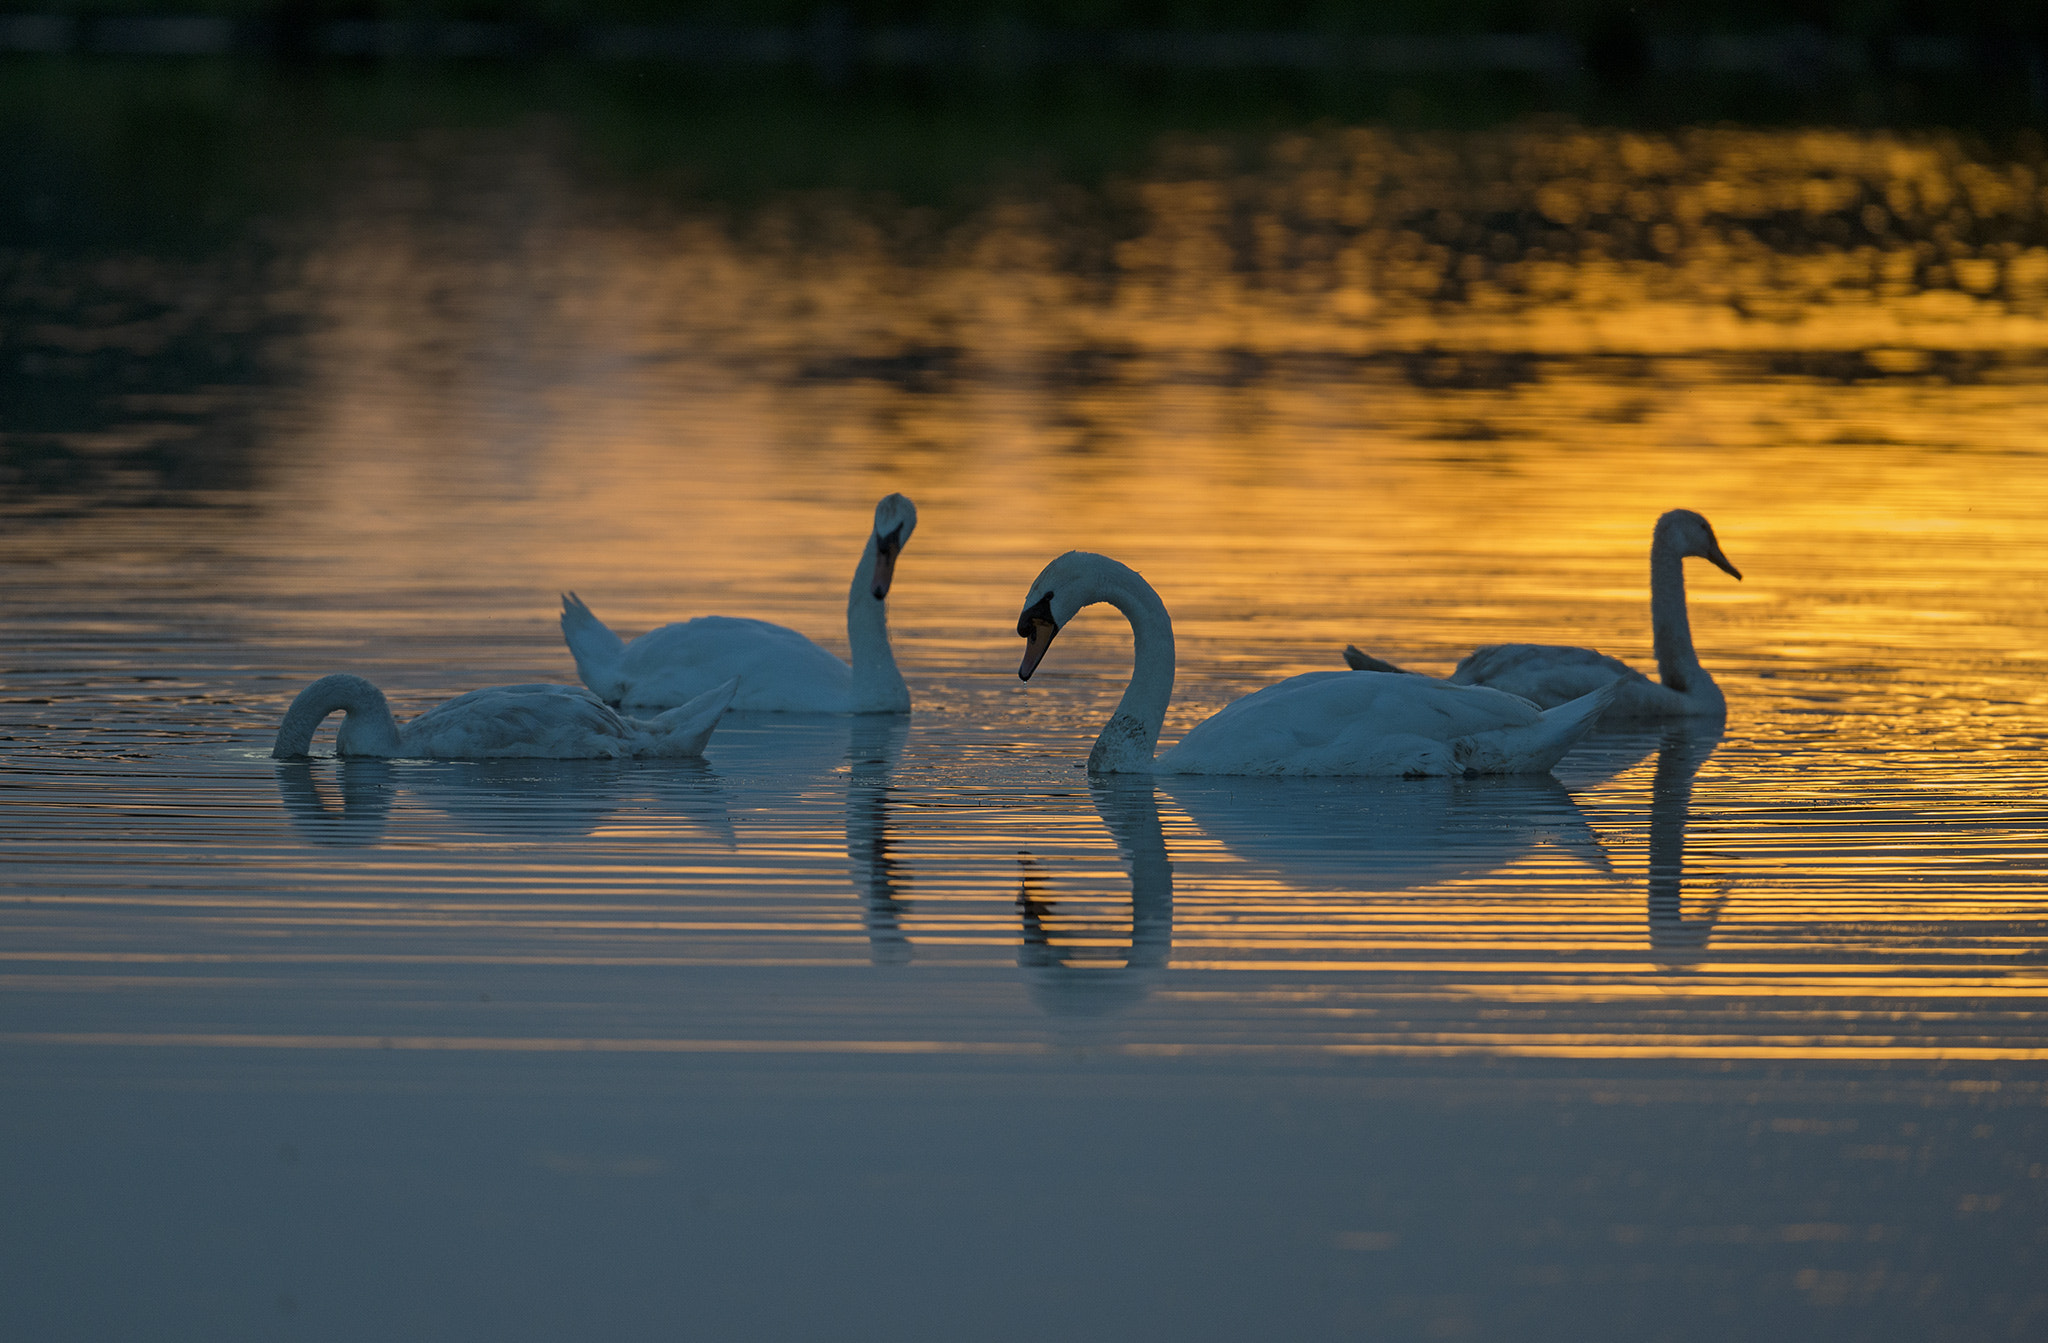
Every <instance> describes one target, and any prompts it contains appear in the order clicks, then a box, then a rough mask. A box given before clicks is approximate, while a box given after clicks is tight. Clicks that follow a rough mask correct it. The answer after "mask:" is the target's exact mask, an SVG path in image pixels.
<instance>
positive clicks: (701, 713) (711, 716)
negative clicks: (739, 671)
mask: <svg viewBox="0 0 2048 1343" xmlns="http://www.w3.org/2000/svg"><path fill="white" fill-rule="evenodd" d="M739 689H740V678H739V677H737V676H734V677H731V678H729V679H728V680H726V681H725V682H724V683H723V684H721V685H717V686H713V687H712V688H711V689H709V690H707V691H705V692H704V693H703V694H701V695H699V696H697V697H696V698H695V699H692V700H687V701H685V702H684V703H682V704H678V705H677V706H676V707H675V708H673V709H670V710H668V711H667V712H666V713H663V714H661V715H659V716H657V717H656V718H655V719H654V720H653V721H651V722H650V723H648V725H647V727H648V731H650V732H651V733H653V735H654V742H655V748H654V754H655V755H665V756H695V755H702V754H704V747H705V744H706V743H708V742H709V741H710V740H711V734H712V732H713V731H714V730H715V729H716V728H717V727H718V720H719V719H721V718H723V717H725V711H726V710H727V709H729V708H731V707H732V697H733V696H734V695H736V694H738V693H739Z"/></svg>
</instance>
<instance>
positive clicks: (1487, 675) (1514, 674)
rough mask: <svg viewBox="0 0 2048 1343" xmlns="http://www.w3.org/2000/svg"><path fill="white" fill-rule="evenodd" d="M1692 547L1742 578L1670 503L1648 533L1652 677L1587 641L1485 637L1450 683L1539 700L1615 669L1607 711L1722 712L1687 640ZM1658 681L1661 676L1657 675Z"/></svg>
mask: <svg viewBox="0 0 2048 1343" xmlns="http://www.w3.org/2000/svg"><path fill="white" fill-rule="evenodd" d="M1688 555H1696V556H1698V557H1699V558H1701V559H1703V560H1708V561H1710V562H1712V563H1713V564H1714V565H1715V566H1716V567H1717V568H1719V569H1721V570H1723V571H1724V572H1726V573H1729V574H1732V575H1734V576H1735V578H1736V580H1737V581H1740V580H1741V578H1742V571H1741V570H1740V569H1737V568H1736V567H1735V565H1734V564H1733V563H1731V562H1730V561H1729V559H1728V557H1727V556H1726V555H1724V554H1722V553H1721V543H1720V541H1718V540H1716V539H1715V537H1714V528H1713V524H1711V523H1709V522H1708V521H1707V520H1706V519H1705V518H1703V517H1701V516H1700V515H1699V514H1697V513H1695V512H1693V511H1692V510H1691V509H1689V508H1674V509H1672V510H1671V511H1670V512H1669V513H1666V514H1665V515H1664V516H1662V517H1660V518H1658V519H1657V526H1656V528H1655V529H1654V530H1653V531H1652V532H1651V533H1650V632H1651V637H1652V639H1653V641H1654V646H1655V648H1656V653H1657V677H1658V679H1657V680H1656V681H1652V680H1651V679H1650V678H1649V677H1647V676H1645V675H1643V674H1642V673H1641V672H1639V671H1637V670H1636V669H1635V668H1633V667H1631V666H1629V665H1628V664H1627V663H1626V662H1623V661H1621V659H1619V658H1613V657H1609V656H1608V655H1607V654H1605V653H1601V652H1598V651H1597V650H1595V649H1591V648H1574V647H1568V646H1563V645H1558V644H1488V645H1487V646H1486V647H1484V648H1480V649H1477V650H1475V651H1473V652H1472V653H1470V654H1468V655H1467V656H1466V657H1465V658H1464V659H1463V660H1461V661H1460V662H1459V663H1458V667H1457V670H1456V671H1453V672H1452V673H1451V675H1450V684H1452V685H1478V686H1492V687H1494V688H1495V689H1497V690H1505V691H1507V692H1508V693H1510V694H1514V695H1520V696H1521V697H1522V698H1524V699H1526V700H1529V701H1531V702H1533V703H1536V704H1540V705H1542V706H1544V707H1545V708H1549V707H1550V706H1552V705H1556V704H1563V703H1564V702H1566V701H1567V700H1570V699H1574V698H1576V697H1577V696H1580V695H1583V694H1585V693H1586V692H1587V691H1588V690H1590V689H1592V688H1593V687H1595V686H1597V685H1600V684H1602V683H1603V682H1604V681H1606V680H1608V679H1611V678H1614V677H1620V678H1621V679H1620V681H1619V685H1620V687H1621V689H1620V692H1619V695H1618V697H1617V698H1616V699H1615V702H1614V708H1613V709H1612V710H1610V711H1609V715H1608V716H1609V717H1610V718H1685V717H1713V716H1719V715H1723V714H1726V713H1727V712H1728V699H1727V697H1726V696H1725V695H1723V694H1722V693H1721V687H1719V686H1717V685H1715V684H1714V678H1713V677H1712V676H1709V675H1708V674H1707V669H1706V668H1705V667H1703V666H1701V665H1700V655H1699V653H1698V652H1696V651H1695V650H1694V649H1693V646H1692V621H1691V619H1690V618H1689V617H1688V616H1687V614H1686V609H1685V557H1686V556H1688ZM1344 661H1345V662H1346V663H1348V664H1350V666H1351V667H1353V668H1354V669H1356V670H1358V671H1371V672H1400V671H1404V670H1406V669H1405V668H1401V667H1396V666H1395V665H1394V664H1393V663H1391V662H1382V661H1381V660H1380V659H1378V658H1376V657H1373V656H1372V655H1371V654H1369V653H1363V652H1360V651H1359V650H1358V649H1357V648H1356V647H1355V646H1354V647H1347V648H1346V649H1345V650H1344ZM1659 682H1661V684H1660V683H1659Z"/></svg>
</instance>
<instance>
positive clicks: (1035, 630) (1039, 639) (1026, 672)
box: [1017, 620, 1060, 681]
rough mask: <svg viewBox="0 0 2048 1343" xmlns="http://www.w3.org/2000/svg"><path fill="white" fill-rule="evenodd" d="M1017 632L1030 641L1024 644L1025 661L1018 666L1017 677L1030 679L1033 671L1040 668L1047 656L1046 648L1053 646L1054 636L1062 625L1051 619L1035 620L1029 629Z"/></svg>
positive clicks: (1025, 679) (1021, 679)
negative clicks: (1054, 622)
mask: <svg viewBox="0 0 2048 1343" xmlns="http://www.w3.org/2000/svg"><path fill="white" fill-rule="evenodd" d="M1017 632H1018V633H1019V634H1021V635H1023V636H1024V638H1025V639H1026V640H1028V641H1029V642H1027V643H1026V644H1025V645H1024V661H1023V662H1022V663H1021V664H1020V665H1019V666H1018V668H1017V679H1018V680H1020V681H1028V680H1030V679H1031V673H1033V672H1035V671H1037V670H1038V664H1039V662H1040V661H1041V660H1042V659H1043V658H1044V657H1045V650H1046V649H1048V648H1051V647H1052V640H1053V636H1054V635H1055V634H1058V633H1059V632H1060V627H1059V626H1058V625H1055V624H1053V623H1052V622H1051V621H1050V620H1033V621H1032V622H1031V623H1030V628H1029V629H1023V630H1018V631H1017Z"/></svg>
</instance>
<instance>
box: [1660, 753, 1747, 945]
mask: <svg viewBox="0 0 2048 1343" xmlns="http://www.w3.org/2000/svg"><path fill="white" fill-rule="evenodd" d="M1721 733H1722V724H1720V723H1719V722H1711V723H1674V724H1672V725H1671V726H1669V727H1667V728H1666V729H1665V730H1664V733H1663V737H1662V740H1661V741H1660V742H1659V744H1658V747H1657V772H1656V774H1655V775H1654V776H1653V777H1652V779H1651V782H1650V880H1649V925H1650V951H1651V953H1652V954H1653V955H1654V956H1656V957H1657V958H1658V959H1659V960H1662V961H1664V962H1665V963H1666V964H1667V965H1668V966H1670V967H1671V968H1674V969H1677V968H1686V967H1687V966H1689V965H1690V963H1691V962H1694V961H1696V960H1698V959H1699V958H1700V956H1701V955H1703V954H1704V953H1705V951H1706V949H1707V941H1708V939H1709V938H1710V937H1712V936H1713V932H1714V924H1715V923H1716V921H1718V920H1719V919H1720V917H1721V907H1722V906H1723V905H1725V904H1726V903H1727V900H1728V896H1727V893H1726V892H1725V891H1723V892H1721V893H1720V894H1717V895H1716V896H1715V897H1714V898H1713V899H1712V900H1711V901H1709V902H1707V904H1706V905H1705V907H1704V913H1703V914H1702V915H1697V916H1695V917H1693V918H1690V919H1688V918H1687V917H1686V916H1685V826H1686V821H1687V819H1688V816H1689V814H1690V812H1691V808H1692V781H1693V776H1694V775H1696V774H1698V773H1699V770H1700V766H1701V765H1703V764H1705V763H1706V760H1707V757H1708V756H1710V755H1712V754H1713V753H1714V748H1715V747H1716V746H1719V745H1720V744H1721Z"/></svg>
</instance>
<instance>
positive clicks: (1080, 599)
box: [1017, 551, 1616, 777]
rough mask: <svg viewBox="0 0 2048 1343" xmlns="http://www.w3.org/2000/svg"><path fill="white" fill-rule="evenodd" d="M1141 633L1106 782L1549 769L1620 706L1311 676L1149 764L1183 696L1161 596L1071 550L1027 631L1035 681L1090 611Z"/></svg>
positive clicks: (1095, 765)
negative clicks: (1134, 776)
mask: <svg viewBox="0 0 2048 1343" xmlns="http://www.w3.org/2000/svg"><path fill="white" fill-rule="evenodd" d="M1095 602H1108V603H1109V604H1110V605H1112V606H1115V607H1116V608H1117V609H1118V610H1120V611H1122V612H1123V613H1124V615H1125V616H1126V617H1127V618H1128V619H1129V620H1130V622H1131V631H1132V635H1133V637H1134V641H1135V645H1136V646H1135V651H1134V655H1133V667H1132V672H1131V682H1130V685H1129V687H1127V688H1126V689H1125V691H1124V696H1123V700H1122V702H1120V703H1119V704H1118V706H1117V711H1116V713H1115V714H1114V715H1113V716H1112V717H1111V719H1110V721H1109V724H1108V725H1107V726H1106V727H1104V728H1103V730H1102V735H1101V736H1100V737H1098V738H1097V739H1096V742H1095V747H1094V749H1093V750H1092V751H1091V752H1090V753H1089V757H1088V767H1089V769H1091V770H1095V771H1100V772H1104V773H1148V772H1149V773H1157V774H1262V775H1381V776H1405V777H1421V776H1430V775H1438V776H1459V775H1467V774H1524V773H1528V774H1538V773H1542V772H1544V771H1547V770H1548V769H1549V768H1550V767H1551V766H1552V765H1555V764H1556V763H1557V762H1558V760H1560V759H1562V758H1563V756H1564V754H1565V752H1566V751H1568V750H1570V749H1571V747H1572V744H1573V743H1574V742H1576V741H1577V740H1578V739H1579V738H1580V737H1581V736H1583V735H1584V734H1585V732H1586V731H1587V730H1588V729H1589V728H1591V727H1592V725H1593V723H1594V722H1595V721H1597V720H1598V718H1599V716H1600V711H1601V710H1602V709H1603V708H1604V707H1606V705H1607V704H1608V703H1609V702H1610V701H1611V700H1612V699H1613V697H1614V693H1615V688H1616V687H1615V685H1614V684H1613V683H1612V682H1611V681H1610V682H1609V683H1608V684H1607V685H1604V686H1601V687H1599V688H1598V689H1596V690H1594V691H1592V692H1591V693H1589V694H1586V695H1584V696H1582V697H1580V698H1578V699H1576V700H1574V701H1572V702H1571V703H1570V704H1567V705H1563V706H1561V707H1559V708H1555V709H1552V710H1549V711H1547V712H1545V711H1541V710H1539V709H1537V707H1536V706H1535V705H1533V704H1531V703H1529V702H1528V701H1527V700H1524V699H1521V698H1519V697H1517V696H1514V695H1510V694H1507V693H1505V692H1502V691H1498V690H1490V689H1485V688H1483V687H1476V686H1453V685H1449V684H1446V683H1444V682H1442V681H1434V680H1430V679H1428V678H1426V677H1413V676H1404V675H1399V674H1374V673H1359V672H1309V673H1306V674H1304V675H1301V676H1293V677H1289V678H1288V679H1287V680H1285V681H1281V682H1279V683H1278V684H1276V685H1271V686H1268V687H1266V688H1265V689H1263V690H1260V691H1258V692H1256V693H1254V694H1251V695H1247V696H1245V697H1244V698H1243V699H1240V700H1237V701H1236V702H1234V703H1232V704H1229V705H1227V706H1225V707H1224V708H1223V709H1222V710H1221V711H1220V712H1218V713H1217V714H1216V715H1215V716H1213V717H1211V718H1209V719H1208V720H1206V721H1205V722H1202V723H1200V724H1198V725H1196V726H1195V727H1194V728H1193V729H1192V730H1190V731H1189V732H1188V734H1187V735H1186V736H1185V737H1183V738H1182V739H1181V741H1180V743H1179V744H1178V745H1176V746H1174V747H1173V748H1172V749H1171V750H1169V751H1167V752H1166V753H1164V754H1163V755H1160V756H1159V757H1158V758H1157V759H1154V757H1153V751H1154V748H1155V746H1156V744H1157V742H1158V739H1159V729H1160V726H1161V725H1162V723H1163V722H1164V721H1165V717H1166V706H1167V702H1168V701H1169V700H1170V699H1171V697H1172V695H1173V672H1174V650H1173V621H1172V618H1171V617H1170V616H1168V614H1167V612H1166V606H1165V604H1164V603H1163V602H1161V601H1160V599H1159V594H1158V593H1157V592H1155V591H1154V590H1153V588H1152V585H1151V584H1149V583H1147V582H1146V581H1145V580H1144V579H1143V578H1142V577H1140V576H1139V575H1138V573H1137V572H1136V571H1135V570H1133V569H1130V568H1128V567H1126V566H1125V565H1122V564H1119V563H1117V562H1116V561H1115V560H1112V559H1109V558H1108V557H1106V556H1102V555H1092V554H1088V553H1087V552H1085V551H1070V552H1068V553H1067V554H1065V555H1062V556H1060V557H1059V558H1058V559H1056V560H1054V561H1053V562H1052V563H1051V564H1048V565H1047V566H1046V567H1045V570H1044V572H1042V573H1041V574H1039V576H1038V579H1037V581H1036V582H1034V583H1033V584H1032V585H1031V591H1030V595H1029V597H1028V598H1027V600H1026V602H1025V607H1024V612H1023V614H1022V615H1021V616H1019V617H1018V621H1017V633H1018V634H1019V635H1021V636H1023V637H1024V638H1026V639H1028V640H1029V641H1030V643H1029V645H1028V646H1027V648H1026V651H1025V655H1024V663H1023V666H1021V667H1020V668H1019V669H1018V675H1019V676H1021V677H1023V678H1025V679H1026V680H1028V679H1030V676H1031V673H1032V671H1033V670H1034V669H1036V667H1037V665H1038V662H1039V660H1040V659H1041V658H1042V657H1044V655H1045V650H1046V649H1047V648H1048V647H1049V646H1050V645H1051V643H1052V640H1053V636H1054V635H1056V634H1057V633H1058V632H1059V630H1060V628H1061V627H1062V626H1064V625H1065V624H1066V623H1067V622H1068V621H1069V620H1071V619H1073V617H1074V616H1075V614H1077V613H1078V612H1079V611H1080V610H1081V608H1083V607H1085V606H1089V605H1092V604H1093V603H1095Z"/></svg>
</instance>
